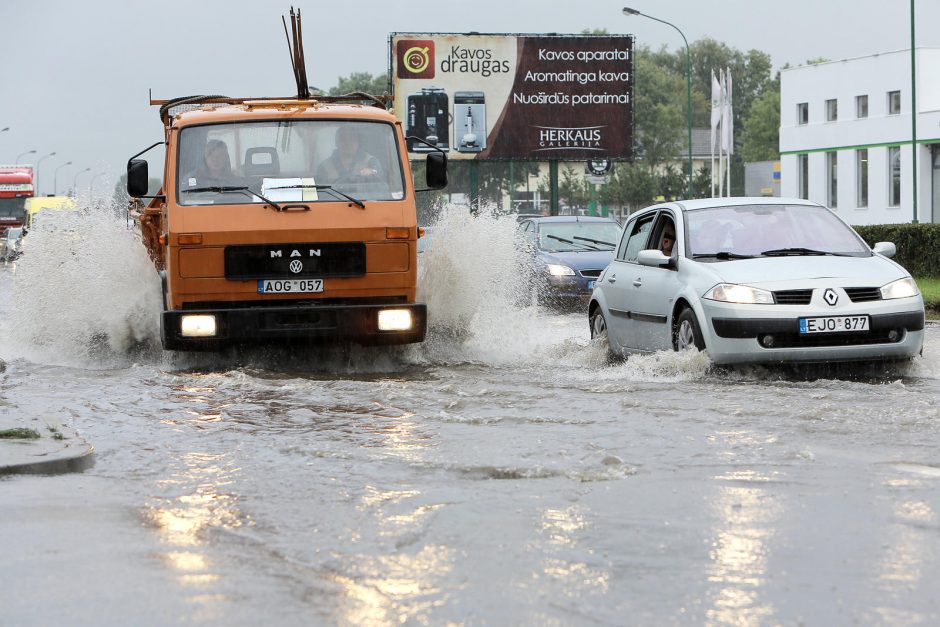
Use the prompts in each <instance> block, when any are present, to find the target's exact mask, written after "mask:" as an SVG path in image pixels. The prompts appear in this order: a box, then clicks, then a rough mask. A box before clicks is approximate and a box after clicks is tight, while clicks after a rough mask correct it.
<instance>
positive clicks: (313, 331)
mask: <svg viewBox="0 0 940 627" xmlns="http://www.w3.org/2000/svg"><path fill="white" fill-rule="evenodd" d="M390 309H396V310H397V309H405V310H408V311H409V312H410V314H411V322H412V324H411V327H410V328H409V329H406V330H400V331H380V330H379V328H378V326H379V325H378V318H379V312H380V311H382V310H390ZM200 314H202V315H211V316H214V317H215V325H216V334H215V335H214V336H212V337H184V336H183V334H182V330H181V321H182V318H183V317H184V316H189V315H200ZM160 333H161V337H162V339H163V347H164V348H165V349H167V350H184V351H211V350H218V349H221V348H223V347H225V346H227V345H232V344H249V343H253V344H258V343H277V342H280V343H295V342H296V343H355V344H361V345H364V346H380V345H391V344H413V343H416V342H423V341H424V338H425V335H426V333H427V306H426V305H424V304H423V303H413V304H397V303H395V304H388V305H373V304H370V305H322V306H321V305H317V306H287V307H241V308H232V309H193V310H189V309H187V310H174V311H164V312H163V315H162V317H161V323H160Z"/></svg>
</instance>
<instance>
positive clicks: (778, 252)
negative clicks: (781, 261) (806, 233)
mask: <svg viewBox="0 0 940 627" xmlns="http://www.w3.org/2000/svg"><path fill="white" fill-rule="evenodd" d="M761 254H762V255H765V256H767V257H785V256H787V255H834V254H835V253H830V252H827V251H825V250H813V249H812V248H774V249H773V250H765V251H764V252H762V253H761Z"/></svg>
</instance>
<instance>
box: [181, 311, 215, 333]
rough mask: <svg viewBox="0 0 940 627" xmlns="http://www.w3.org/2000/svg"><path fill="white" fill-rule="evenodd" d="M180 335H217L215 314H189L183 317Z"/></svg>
mask: <svg viewBox="0 0 940 627" xmlns="http://www.w3.org/2000/svg"><path fill="white" fill-rule="evenodd" d="M180 335H182V336H183V337H215V316H213V315H209V314H189V315H186V316H183V317H181V318H180Z"/></svg>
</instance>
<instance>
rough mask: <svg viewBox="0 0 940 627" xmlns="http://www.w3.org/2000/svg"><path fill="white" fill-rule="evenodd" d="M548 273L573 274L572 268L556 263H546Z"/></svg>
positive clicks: (557, 274) (554, 274)
mask: <svg viewBox="0 0 940 627" xmlns="http://www.w3.org/2000/svg"><path fill="white" fill-rule="evenodd" d="M547 267H548V273H549V274H550V275H552V276H574V270H572V269H571V268H569V267H568V266H563V265H561V264H557V263H550V264H548V266H547Z"/></svg>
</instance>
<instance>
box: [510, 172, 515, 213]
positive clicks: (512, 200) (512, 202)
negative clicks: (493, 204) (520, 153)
mask: <svg viewBox="0 0 940 627" xmlns="http://www.w3.org/2000/svg"><path fill="white" fill-rule="evenodd" d="M515 207H516V162H515V161H510V162H509V211H510V213H511V212H513V211H514V210H515Z"/></svg>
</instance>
